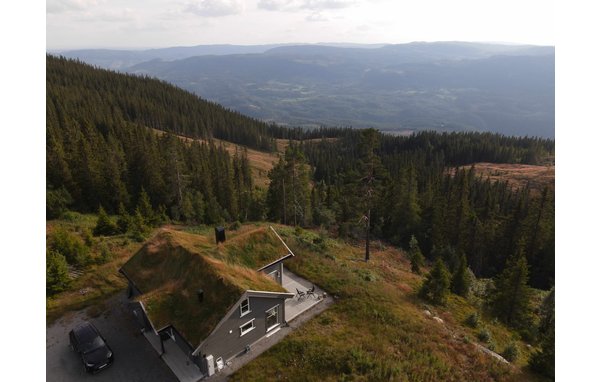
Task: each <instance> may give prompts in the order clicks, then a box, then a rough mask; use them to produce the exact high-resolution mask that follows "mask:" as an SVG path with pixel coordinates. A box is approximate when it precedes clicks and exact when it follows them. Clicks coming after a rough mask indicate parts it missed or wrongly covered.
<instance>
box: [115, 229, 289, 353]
mask: <svg viewBox="0 0 600 382" xmlns="http://www.w3.org/2000/svg"><path fill="white" fill-rule="evenodd" d="M285 255H287V250H286V249H285V247H284V246H283V245H282V243H281V242H280V241H279V239H278V238H277V237H276V236H275V234H274V233H273V232H272V231H271V230H270V229H269V227H268V226H262V225H259V226H257V225H245V226H243V227H241V228H240V229H239V230H238V231H232V232H231V233H230V232H228V238H227V241H226V242H225V243H224V244H220V245H219V246H218V247H217V246H216V245H215V242H214V233H213V231H212V230H205V231H204V232H201V233H200V234H193V233H187V232H183V231H178V230H176V229H161V230H160V231H159V233H157V234H156V235H155V236H154V237H152V238H151V239H150V240H148V241H147V242H146V243H145V245H144V246H143V247H142V248H141V249H140V250H139V251H138V252H137V253H136V254H135V255H134V256H133V257H132V258H131V259H130V260H129V261H128V262H127V263H125V265H123V267H122V271H123V272H124V273H125V274H126V275H127V277H128V278H129V279H130V280H131V281H133V283H134V284H135V285H136V287H137V288H138V289H139V290H140V291H141V292H142V294H141V295H140V296H139V297H138V299H139V300H140V301H142V302H143V303H144V306H145V308H146V312H147V313H148V316H149V318H150V320H151V321H152V323H153V325H154V327H155V328H156V329H160V328H162V327H164V326H166V325H169V324H171V325H173V326H175V328H176V329H177V330H178V331H179V332H181V334H182V335H183V336H184V337H185V338H186V339H187V340H188V341H189V342H190V343H191V344H192V345H194V346H195V345H198V344H199V343H200V342H201V341H202V340H203V339H204V338H206V336H208V335H209V334H210V332H211V331H212V330H213V329H214V328H215V326H216V325H217V324H218V323H219V321H220V320H221V319H222V318H223V317H224V315H225V314H226V313H227V311H228V310H229V309H230V308H231V307H232V306H233V304H235V303H236V302H237V301H238V300H239V298H240V297H241V296H242V294H243V293H244V292H245V291H247V290H257V291H269V292H286V290H285V289H283V287H281V286H280V285H279V284H277V283H276V282H275V281H274V280H272V279H271V278H269V277H268V276H266V275H264V274H263V273H261V272H258V271H257V269H258V268H260V267H262V266H264V265H267V264H269V263H271V262H273V261H275V260H278V259H280V258H281V257H283V256H285ZM198 289H202V290H203V291H204V300H203V302H199V301H198V298H197V290H198Z"/></svg>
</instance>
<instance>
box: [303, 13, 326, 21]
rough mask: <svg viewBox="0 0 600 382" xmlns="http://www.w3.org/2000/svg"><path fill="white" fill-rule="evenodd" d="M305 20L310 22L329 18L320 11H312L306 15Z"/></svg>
mask: <svg viewBox="0 0 600 382" xmlns="http://www.w3.org/2000/svg"><path fill="white" fill-rule="evenodd" d="M306 21H312V22H320V21H329V19H328V18H327V17H325V16H323V15H322V14H321V13H320V12H312V13H311V14H309V15H308V16H306Z"/></svg>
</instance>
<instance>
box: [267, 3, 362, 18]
mask: <svg viewBox="0 0 600 382" xmlns="http://www.w3.org/2000/svg"><path fill="white" fill-rule="evenodd" d="M356 3H357V0H260V1H259V2H258V4H257V7H258V8H259V9H264V10H267V11H286V12H290V11H297V10H303V9H307V10H311V11H324V10H328V9H342V8H348V7H351V6H353V5H355V4H356ZM309 17H311V16H309Z"/></svg>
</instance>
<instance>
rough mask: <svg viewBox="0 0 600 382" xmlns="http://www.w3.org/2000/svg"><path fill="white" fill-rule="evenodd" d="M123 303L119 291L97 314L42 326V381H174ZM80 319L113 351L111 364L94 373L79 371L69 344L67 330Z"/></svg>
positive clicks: (77, 358) (78, 359) (79, 360)
mask: <svg viewBox="0 0 600 382" xmlns="http://www.w3.org/2000/svg"><path fill="white" fill-rule="evenodd" d="M126 304H127V299H126V296H125V293H121V294H119V295H118V296H115V297H113V298H111V299H109V300H108V301H107V303H106V309H105V310H104V311H103V312H102V313H101V314H100V315H99V316H98V317H94V318H89V317H88V315H87V314H86V312H85V311H81V312H77V313H75V314H69V315H68V317H64V318H62V319H60V320H58V321H56V322H55V323H54V324H52V325H51V326H49V327H48V328H46V381H52V382H71V381H84V380H87V379H90V380H93V381H94V382H102V381H106V382H109V381H123V382H137V381H139V382H153V381H157V382H158V381H160V382H177V378H176V377H175V375H174V374H173V373H172V372H171V370H170V369H169V368H168V367H167V365H166V364H165V363H164V362H163V361H162V360H161V359H160V358H159V356H158V354H157V353H156V351H155V350H154V349H153V348H152V346H151V345H150V343H148V341H147V340H146V338H144V336H143V335H142V334H141V333H140V331H139V329H137V327H136V326H135V323H134V320H133V317H132V316H131V313H130V312H129V311H128V310H127V309H125V307H126ZM84 320H88V321H91V322H92V323H93V324H94V325H95V326H96V327H97V328H98V330H100V333H102V335H103V336H104V338H106V341H107V342H108V344H109V346H110V347H111V348H112V350H113V353H114V354H115V361H114V363H113V365H111V366H110V367H109V368H107V369H105V370H102V371H101V372H100V373H98V374H95V375H91V374H88V373H86V372H85V371H84V370H83V364H82V362H81V359H80V358H79V357H78V356H77V354H76V353H74V352H73V351H71V349H70V347H69V331H70V330H71V328H73V327H74V326H76V325H77V324H78V323H80V322H82V321H84Z"/></svg>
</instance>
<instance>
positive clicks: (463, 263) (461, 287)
mask: <svg viewBox="0 0 600 382" xmlns="http://www.w3.org/2000/svg"><path fill="white" fill-rule="evenodd" d="M470 288H471V278H470V277H469V271H468V269H467V256H465V254H464V253H463V254H462V256H460V260H459V263H458V266H457V267H456V270H455V271H454V274H453V275H452V292H453V293H455V294H457V295H459V296H463V297H467V295H468V294H469V289H470Z"/></svg>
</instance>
